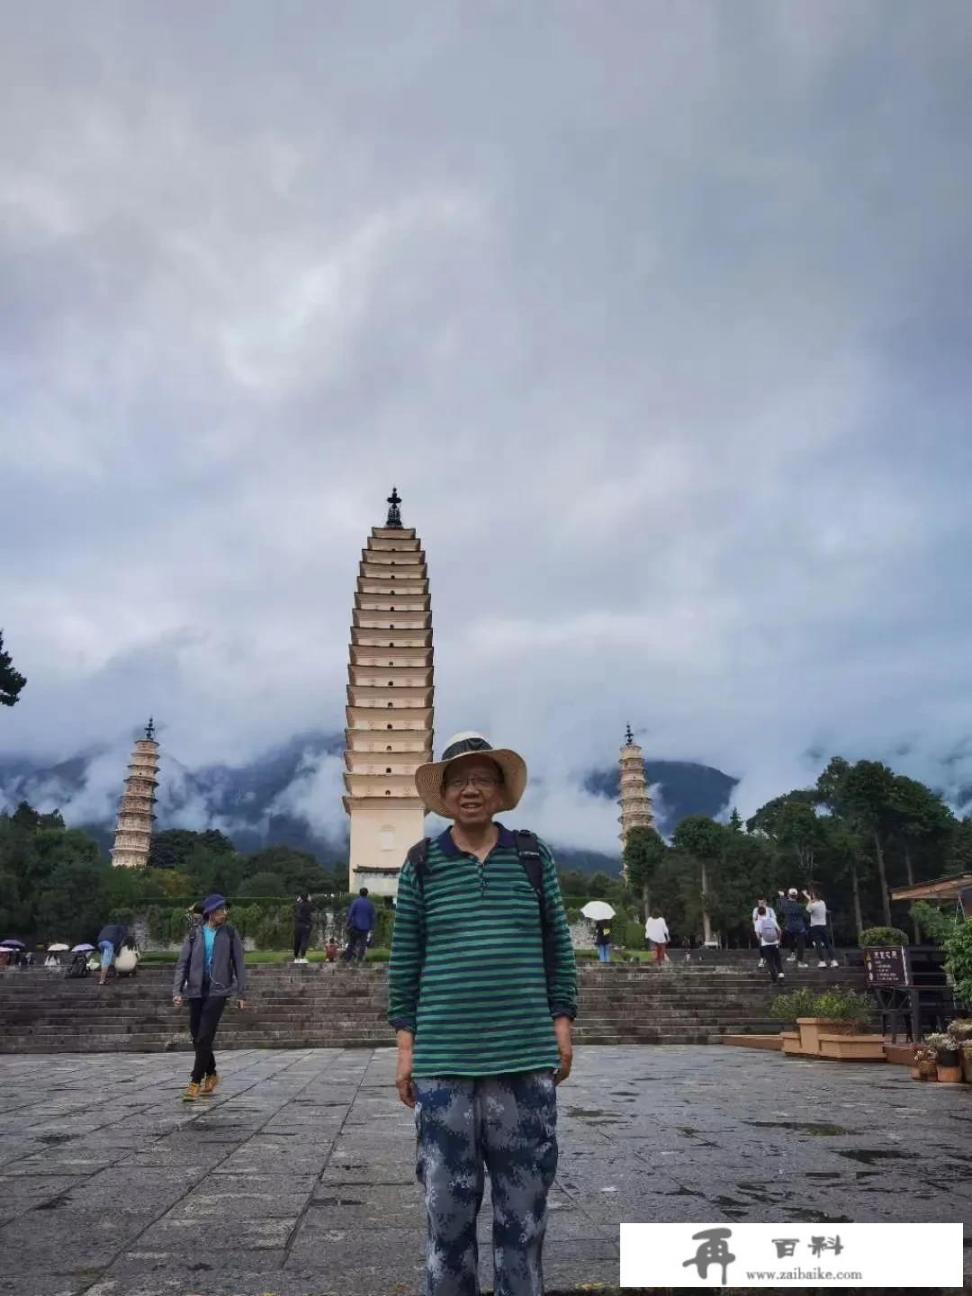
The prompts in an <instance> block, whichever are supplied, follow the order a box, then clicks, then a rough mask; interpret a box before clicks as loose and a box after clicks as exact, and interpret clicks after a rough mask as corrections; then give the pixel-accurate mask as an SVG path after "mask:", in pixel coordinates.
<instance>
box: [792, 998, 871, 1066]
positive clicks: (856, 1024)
mask: <svg viewBox="0 0 972 1296" xmlns="http://www.w3.org/2000/svg"><path fill="white" fill-rule="evenodd" d="M770 1010H771V1012H772V1013H773V1016H774V1017H778V1018H780V1019H781V1020H783V1021H792V1022H795V1023H796V1026H797V1029H798V1031H799V1038H798V1037H797V1035H796V1033H791V1032H787V1031H784V1032H783V1051H784V1053H790V1054H795V1053H799V1054H803V1055H804V1056H809V1057H821V1056H823V1052H822V1049H821V1037H822V1036H829V1037H831V1038H832V1037H834V1036H837V1035H846V1036H854V1037H858V1036H860V1033H861V1031H862V1030H863V1029H864V1027H865V1026H866V1025H867V1022H868V1020H869V1018H870V1016H871V1011H872V1009H871V1003H870V1000H869V999H867V998H865V996H863V995H859V994H854V993H853V992H852V991H847V990H828V991H827V992H826V993H825V994H814V993H813V991H811V990H794V991H791V992H790V993H789V994H785V995H778V996H777V998H776V999H774V1000H773V1003H772V1004H771V1006H770ZM868 1039H869V1040H870V1039H871V1037H870V1036H868ZM857 1052H858V1053H859V1054H860V1053H861V1050H860V1049H858V1050H857ZM872 1052H873V1050H872ZM838 1055H839V1054H838V1052H837V1051H835V1050H831V1056H834V1057H836V1056H838ZM852 1055H854V1054H853V1050H852V1051H851V1052H850V1053H848V1054H847V1056H852ZM861 1055H862V1056H863V1054H861ZM867 1055H868V1056H871V1054H870V1053H869V1054H867ZM880 1056H881V1057H883V1056H884V1053H883V1048H882V1050H881V1053H880Z"/></svg>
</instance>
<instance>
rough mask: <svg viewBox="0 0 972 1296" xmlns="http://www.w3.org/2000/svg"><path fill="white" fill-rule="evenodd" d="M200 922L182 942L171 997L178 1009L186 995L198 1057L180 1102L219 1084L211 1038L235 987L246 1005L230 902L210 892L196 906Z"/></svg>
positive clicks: (201, 1095)
mask: <svg viewBox="0 0 972 1296" xmlns="http://www.w3.org/2000/svg"><path fill="white" fill-rule="evenodd" d="M200 908H201V910H202V920H203V921H202V925H201V926H200V927H194V928H193V929H192V931H190V933H189V935H188V936H187V937H186V939H185V942H184V943H183V946H182V950H181V952H180V954H179V961H178V963H177V964H176V970H175V979H174V980H173V982H172V1002H173V1003H174V1004H175V1006H176V1007H177V1008H181V1007H182V1005H183V1003H184V1002H185V1000H186V999H188V1000H189V1031H190V1034H191V1035H192V1042H193V1045H194V1046H195V1050H196V1056H195V1060H194V1063H193V1068H192V1075H191V1077H190V1079H189V1083H188V1085H187V1086H186V1089H185V1092H184V1093H183V1095H182V1099H183V1102H196V1100H197V1099H199V1098H211V1097H212V1096H213V1094H214V1093H215V1092H216V1086H217V1085H218V1084H219V1076H218V1075H217V1073H216V1055H215V1054H214V1053H213V1041H214V1040H215V1038H216V1031H217V1029H218V1028H219V1022H220V1018H221V1017H222V1015H223V1009H224V1008H225V1007H226V1000H227V999H228V998H229V997H230V995H231V994H232V992H233V989H234V987H235V989H236V994H237V996H238V998H239V1003H240V1007H241V1008H245V1007H246V998H245V996H246V964H245V960H244V957H243V942H242V941H241V940H240V935H239V932H238V931H237V930H236V928H235V927H231V926H230V925H229V924H228V923H227V918H228V917H229V913H228V910H229V905H228V904H227V902H226V899H225V897H223V896H221V895H209V896H207V897H206V899H205V900H204V901H203V902H202V905H201V906H200Z"/></svg>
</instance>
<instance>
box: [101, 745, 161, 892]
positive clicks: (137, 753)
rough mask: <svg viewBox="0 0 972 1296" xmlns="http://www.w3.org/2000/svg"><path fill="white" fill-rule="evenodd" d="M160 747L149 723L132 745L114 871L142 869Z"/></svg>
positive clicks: (146, 854) (113, 854)
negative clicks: (133, 745) (141, 735)
mask: <svg viewBox="0 0 972 1296" xmlns="http://www.w3.org/2000/svg"><path fill="white" fill-rule="evenodd" d="M158 772H159V744H158V743H157V742H156V741H155V726H154V724H153V723H152V721H151V720H150V721H149V722H148V726H147V727H146V730H145V737H144V738H140V739H139V740H138V742H136V744H135V748H134V750H133V752H132V757H131V760H130V762H129V765H128V778H126V780H125V792H124V795H123V796H122V799H121V803H120V805H119V807H118V820H117V823H116V825H115V842H114V846H113V847H112V851H111V862H112V864H113V865H114V867H115V868H145V866H146V865H147V864H148V860H149V851H150V850H151V847H152V824H153V823H154V822H155V790H156V788H157V787H158V785H159V781H158V777H157V775H158Z"/></svg>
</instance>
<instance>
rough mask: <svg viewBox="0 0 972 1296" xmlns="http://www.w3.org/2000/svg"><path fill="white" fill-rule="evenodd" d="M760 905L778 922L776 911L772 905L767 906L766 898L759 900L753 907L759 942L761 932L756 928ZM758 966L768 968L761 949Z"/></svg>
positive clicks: (754, 927) (754, 928) (755, 929)
mask: <svg viewBox="0 0 972 1296" xmlns="http://www.w3.org/2000/svg"><path fill="white" fill-rule="evenodd" d="M760 905H762V906H763V908H764V909H765V910H766V912H767V913H768V914H769V916H770V917H771V918H772V919H773V921H774V922H776V910H775V909H774V908H773V906H772V905H771V904H767V902H766V898H765V896H764V897H761V898H760V899H758V900H757V901H756V903H755V904H754V905H753V931H754V932H755V933H756V938H757V940H758V939H759V930H758V928H757V926H756V920H757V918H758V916H759V906H760ZM757 966H758V967H765V966H766V960H765V959H764V958H763V951H762V949H760V951H759V963H758V965H757Z"/></svg>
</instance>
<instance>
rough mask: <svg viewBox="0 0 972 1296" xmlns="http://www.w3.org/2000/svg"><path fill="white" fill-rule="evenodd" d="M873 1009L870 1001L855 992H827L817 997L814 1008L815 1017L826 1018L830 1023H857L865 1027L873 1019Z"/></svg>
mask: <svg viewBox="0 0 972 1296" xmlns="http://www.w3.org/2000/svg"><path fill="white" fill-rule="evenodd" d="M872 1012H873V1007H872V1005H871V1001H870V999H867V998H866V997H865V996H864V995H859V994H855V993H854V991H853V990H827V991H825V992H824V993H823V994H822V995H818V996H817V1002H816V1004H815V1006H814V1013H813V1016H814V1017H826V1018H827V1019H828V1021H841V1022H857V1023H859V1024H860V1025H862V1026H863V1025H865V1024H866V1023H867V1022H868V1021H869V1020H870V1017H871V1014H872Z"/></svg>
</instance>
